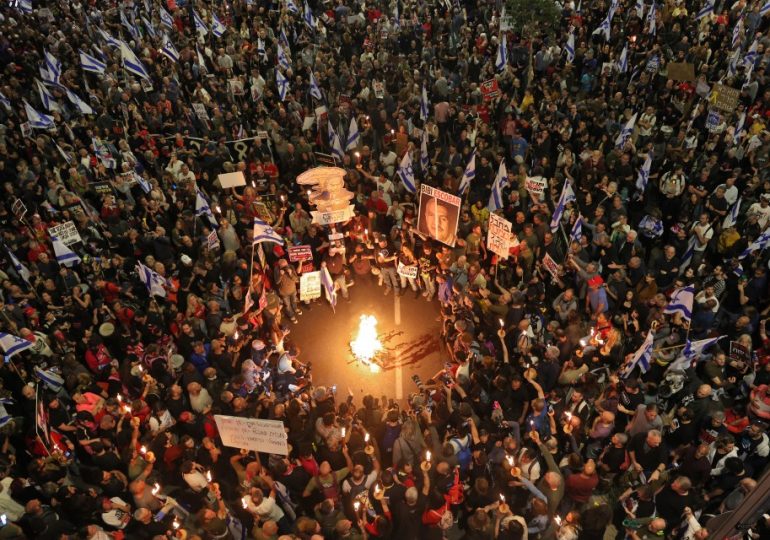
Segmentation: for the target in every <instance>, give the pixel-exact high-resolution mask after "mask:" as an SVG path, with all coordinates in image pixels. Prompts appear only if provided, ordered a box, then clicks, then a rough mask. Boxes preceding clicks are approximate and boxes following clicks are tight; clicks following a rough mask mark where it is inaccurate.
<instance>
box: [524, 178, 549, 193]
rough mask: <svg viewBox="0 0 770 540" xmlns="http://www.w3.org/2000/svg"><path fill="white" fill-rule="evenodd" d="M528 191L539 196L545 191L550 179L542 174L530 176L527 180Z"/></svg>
mask: <svg viewBox="0 0 770 540" xmlns="http://www.w3.org/2000/svg"><path fill="white" fill-rule="evenodd" d="M525 185H526V188H527V191H529V192H530V193H531V194H533V195H537V196H538V197H539V196H540V195H542V194H543V193H544V192H545V188H546V187H547V186H548V180H546V179H545V178H543V177H542V176H529V177H527V182H526V184H525Z"/></svg>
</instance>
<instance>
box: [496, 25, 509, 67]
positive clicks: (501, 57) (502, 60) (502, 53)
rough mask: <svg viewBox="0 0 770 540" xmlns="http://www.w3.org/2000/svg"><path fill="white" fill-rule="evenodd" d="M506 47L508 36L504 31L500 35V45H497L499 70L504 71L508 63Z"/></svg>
mask: <svg viewBox="0 0 770 540" xmlns="http://www.w3.org/2000/svg"><path fill="white" fill-rule="evenodd" d="M506 49H507V45H506V37H505V32H503V33H502V35H501V36H500V45H498V46H497V59H496V60H495V68H496V69H497V71H502V70H503V69H504V68H505V65H506V64H507V63H508V51H507V50H506Z"/></svg>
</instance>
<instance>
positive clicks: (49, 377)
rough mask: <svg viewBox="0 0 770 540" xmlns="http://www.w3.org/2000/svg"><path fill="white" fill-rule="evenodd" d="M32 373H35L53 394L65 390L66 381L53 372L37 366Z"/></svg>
mask: <svg viewBox="0 0 770 540" xmlns="http://www.w3.org/2000/svg"><path fill="white" fill-rule="evenodd" d="M32 371H34V372H35V376H36V377H37V378H38V379H40V381H41V382H42V383H43V384H45V385H46V386H47V387H48V388H49V389H50V390H51V391H52V392H57V393H58V392H59V390H61V389H62V388H64V379H63V378H62V377H61V376H60V375H58V374H56V373H54V372H53V371H50V370H48V369H42V368H41V367H40V366H35V367H34V368H32Z"/></svg>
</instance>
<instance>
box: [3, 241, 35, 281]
mask: <svg viewBox="0 0 770 540" xmlns="http://www.w3.org/2000/svg"><path fill="white" fill-rule="evenodd" d="M5 251H6V252H7V253H8V258H9V259H11V266H13V269H14V270H16V273H17V274H19V277H20V278H21V279H23V280H24V281H25V282H26V283H27V285H29V284H30V281H29V280H30V278H31V277H32V274H31V273H30V271H29V269H28V268H27V267H26V266H24V265H23V264H21V261H20V260H19V259H17V258H16V255H14V254H13V251H11V250H10V249H8V246H6V247H5Z"/></svg>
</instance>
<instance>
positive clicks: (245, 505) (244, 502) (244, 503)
mask: <svg viewBox="0 0 770 540" xmlns="http://www.w3.org/2000/svg"><path fill="white" fill-rule="evenodd" d="M241 504H242V505H243V508H244V509H245V508H248V507H249V505H248V504H247V503H246V497H244V498H242V499H241Z"/></svg>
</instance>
